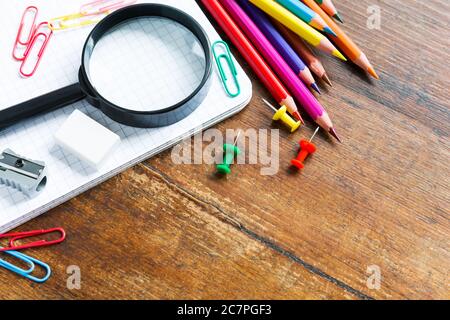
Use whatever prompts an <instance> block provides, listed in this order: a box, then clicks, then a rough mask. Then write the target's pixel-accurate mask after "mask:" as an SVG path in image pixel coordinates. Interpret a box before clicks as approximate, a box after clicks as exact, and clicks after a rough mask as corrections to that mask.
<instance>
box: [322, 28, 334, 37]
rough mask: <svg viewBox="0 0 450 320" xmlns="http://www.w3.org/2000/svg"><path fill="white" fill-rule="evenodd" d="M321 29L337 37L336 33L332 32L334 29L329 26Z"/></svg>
mask: <svg viewBox="0 0 450 320" xmlns="http://www.w3.org/2000/svg"><path fill="white" fill-rule="evenodd" d="M323 31H324V32H326V33H328V34H331V35H332V36H335V37H337V35H336V33H334V31H333V30H332V29H331V28H330V27H325V28H323Z"/></svg>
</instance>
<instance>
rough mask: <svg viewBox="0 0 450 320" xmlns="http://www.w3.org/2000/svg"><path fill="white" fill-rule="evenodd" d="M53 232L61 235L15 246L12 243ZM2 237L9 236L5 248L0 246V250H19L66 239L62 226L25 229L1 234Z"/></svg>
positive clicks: (56, 242) (52, 243) (43, 245)
mask: <svg viewBox="0 0 450 320" xmlns="http://www.w3.org/2000/svg"><path fill="white" fill-rule="evenodd" d="M54 232H58V233H60V234H61V237H60V238H59V239H56V240H51V241H47V240H38V241H34V242H30V243H28V244H24V245H19V246H15V244H14V243H15V242H16V241H17V240H21V239H25V238H30V237H35V236H39V235H44V234H50V233H54ZM4 238H10V239H9V246H8V247H5V248H0V252H4V251H19V250H25V249H29V248H37V247H46V246H51V245H54V244H58V243H61V242H63V241H64V240H65V239H66V232H65V231H64V229H63V228H53V229H48V230H35V231H27V232H16V233H6V234H1V235H0V239H4Z"/></svg>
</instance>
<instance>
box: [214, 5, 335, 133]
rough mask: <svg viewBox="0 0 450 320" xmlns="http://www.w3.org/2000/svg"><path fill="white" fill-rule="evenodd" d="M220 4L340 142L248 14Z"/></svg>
mask: <svg viewBox="0 0 450 320" xmlns="http://www.w3.org/2000/svg"><path fill="white" fill-rule="evenodd" d="M220 3H222V4H223V6H224V7H225V9H226V10H227V11H228V13H229V14H230V16H231V17H232V18H233V20H234V21H235V23H236V24H237V25H238V26H239V28H241V30H242V31H243V32H244V33H245V34H246V35H247V37H248V38H249V39H250V41H251V42H252V43H253V44H254V45H255V46H256V48H257V49H258V50H259V51H260V52H261V54H262V55H263V57H264V58H265V59H266V61H267V63H268V64H269V65H270V66H271V67H272V69H273V70H274V71H275V73H276V74H277V75H278V77H279V78H280V79H281V80H282V81H283V82H284V84H285V85H286V86H287V87H288V88H289V90H290V91H291V93H292V95H293V96H294V98H296V100H297V101H298V102H300V104H301V105H302V106H303V108H304V109H305V111H306V112H307V113H308V114H309V115H310V117H311V118H312V119H313V120H314V121H315V122H316V123H317V124H318V125H319V126H321V127H322V128H323V129H324V130H325V131H327V132H328V133H330V134H331V135H332V136H333V137H335V138H336V139H337V140H338V141H340V139H339V137H338V135H337V134H336V131H335V129H334V127H333V123H332V122H331V119H330V117H329V116H328V114H327V112H326V111H325V109H324V108H323V107H322V106H321V105H320V103H319V102H318V101H317V99H316V98H315V97H314V96H313V94H312V93H311V92H310V91H309V90H308V88H307V87H306V86H305V85H304V84H303V82H302V81H301V80H300V79H299V78H298V76H297V75H296V74H295V73H294V71H292V69H291V68H290V67H289V65H288V64H287V63H286V62H285V61H284V60H283V58H282V57H281V56H280V54H279V53H278V52H277V50H275V48H274V47H273V46H272V44H271V43H270V42H269V41H268V40H267V38H266V37H265V36H264V34H263V33H262V32H261V31H260V30H259V29H258V27H257V26H256V24H255V23H254V22H253V21H252V20H251V19H250V17H249V16H248V15H247V13H246V12H245V11H244V10H243V9H242V8H241V7H240V6H239V5H238V4H237V3H236V1H234V0H221V1H220ZM245 4H248V5H250V3H247V2H241V5H243V7H244V8H245Z"/></svg>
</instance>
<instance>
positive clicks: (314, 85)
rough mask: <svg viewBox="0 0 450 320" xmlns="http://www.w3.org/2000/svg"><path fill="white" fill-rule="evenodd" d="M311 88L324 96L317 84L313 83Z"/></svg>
mask: <svg viewBox="0 0 450 320" xmlns="http://www.w3.org/2000/svg"><path fill="white" fill-rule="evenodd" d="M311 88H313V89H314V91H316V92H317V93H318V94H322V93H321V92H320V89H319V86H318V85H317V83H315V82H314V83H311Z"/></svg>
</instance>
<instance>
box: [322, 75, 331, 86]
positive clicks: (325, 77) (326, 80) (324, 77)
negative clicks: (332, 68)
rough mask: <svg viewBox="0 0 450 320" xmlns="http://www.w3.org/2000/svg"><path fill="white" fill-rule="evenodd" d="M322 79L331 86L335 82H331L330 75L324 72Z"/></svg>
mask: <svg viewBox="0 0 450 320" xmlns="http://www.w3.org/2000/svg"><path fill="white" fill-rule="evenodd" d="M322 80H323V81H324V82H325V83H326V84H328V85H329V86H330V87H332V86H333V84H332V83H331V80H330V78H329V77H328V75H327V74H326V73H324V74H323V76H322Z"/></svg>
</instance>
